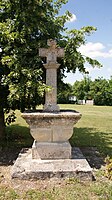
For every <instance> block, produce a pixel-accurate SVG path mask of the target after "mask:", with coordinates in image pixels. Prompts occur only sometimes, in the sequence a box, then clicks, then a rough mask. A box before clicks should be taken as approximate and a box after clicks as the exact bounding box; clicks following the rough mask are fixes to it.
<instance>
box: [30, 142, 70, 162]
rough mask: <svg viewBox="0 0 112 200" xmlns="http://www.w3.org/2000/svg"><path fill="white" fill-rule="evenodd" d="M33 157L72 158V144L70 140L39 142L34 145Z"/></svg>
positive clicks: (43, 158)
mask: <svg viewBox="0 0 112 200" xmlns="http://www.w3.org/2000/svg"><path fill="white" fill-rule="evenodd" d="M32 158H33V159H42V160H47V159H49V160H53V159H63V158H64V159H70V158H71V146H70V144H69V142H60V143H58V142H37V141H34V143H33V146H32Z"/></svg>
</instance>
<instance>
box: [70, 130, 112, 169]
mask: <svg viewBox="0 0 112 200" xmlns="http://www.w3.org/2000/svg"><path fill="white" fill-rule="evenodd" d="M70 143H71V145H72V146H73V147H74V146H75V147H80V149H81V150H82V152H83V154H84V156H85V157H86V158H87V160H88V162H89V163H90V165H91V167H95V168H100V167H101V165H102V164H104V159H105V157H107V155H108V156H110V157H111V156H112V133H105V132H98V130H96V129H94V128H85V127H84V128H76V127H75V128H74V131H73V135H72V137H71V138H70Z"/></svg>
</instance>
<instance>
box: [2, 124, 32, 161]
mask: <svg viewBox="0 0 112 200" xmlns="http://www.w3.org/2000/svg"><path fill="white" fill-rule="evenodd" d="M32 143H33V138H32V136H31V134H30V130H29V128H28V127H24V126H19V125H18V124H16V125H11V126H8V127H6V139H5V140H4V141H2V142H1V145H0V165H12V164H13V163H14V161H15V160H16V158H17V157H18V154H19V153H20V151H21V149H22V148H30V147H31V146H32Z"/></svg>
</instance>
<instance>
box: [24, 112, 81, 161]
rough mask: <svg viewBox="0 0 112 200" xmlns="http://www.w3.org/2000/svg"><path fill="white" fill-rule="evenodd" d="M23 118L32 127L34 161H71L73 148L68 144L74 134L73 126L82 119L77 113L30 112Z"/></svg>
mask: <svg viewBox="0 0 112 200" xmlns="http://www.w3.org/2000/svg"><path fill="white" fill-rule="evenodd" d="M22 117H23V118H24V119H25V120H26V122H27V123H28V124H29V125H30V133H31V135H32V137H33V138H34V139H35V141H34V144H33V146H32V158H33V159H45V160H47V159H69V158H71V146H70V144H69V142H68V140H69V139H70V137H71V136H72V134H73V126H74V124H76V123H77V121H78V120H79V119H80V118H81V114H80V113H78V112H76V111H73V110H71V111H67V110H66V111H60V112H56V113H54V112H53V113H52V112H50V113H49V112H43V111H42V110H40V111H38V112H31V113H30V112H28V113H23V114H22Z"/></svg>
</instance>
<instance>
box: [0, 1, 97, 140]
mask: <svg viewBox="0 0 112 200" xmlns="http://www.w3.org/2000/svg"><path fill="white" fill-rule="evenodd" d="M66 2H67V0H61V1H60V0H56V1H54V0H44V1H42V0H25V1H23V0H1V2H0V22H1V23H0V38H1V40H0V49H1V66H0V70H1V77H0V90H1V91H0V93H1V96H2V97H3V100H1V101H3V102H4V103H2V104H1V108H0V116H1V119H2V121H3V123H2V126H3V124H4V115H3V114H4V112H5V111H7V112H9V111H10V109H13V110H15V109H19V110H21V111H22V112H23V111H24V110H25V109H35V108H36V105H39V104H40V103H41V102H42V101H43V98H42V96H43V94H44V90H45V89H46V85H45V71H44V68H43V62H42V60H41V59H40V57H39V55H38V49H39V48H40V47H45V46H46V47H47V45H46V44H47V42H46V41H47V39H50V38H52V39H56V40H57V43H58V44H59V46H61V47H64V48H65V57H64V60H62V59H61V60H59V62H60V64H61V66H60V69H59V70H58V79H59V81H60V80H62V78H63V76H64V72H65V70H67V71H68V72H70V71H72V72H75V71H76V68H79V71H81V72H86V69H85V67H84V63H85V62H89V63H90V64H92V65H93V66H100V64H99V63H98V62H97V61H96V60H92V59H90V58H88V57H84V56H83V55H81V54H80V53H79V51H78V48H79V47H80V45H81V44H85V42H86V41H85V37H86V35H89V34H90V33H92V32H93V31H95V30H96V29H95V28H94V27H90V26H88V27H83V28H82V29H81V30H72V31H70V32H68V33H67V34H68V35H66V36H65V35H64V34H63V32H64V31H66V28H65V27H64V24H65V22H66V21H67V20H68V19H69V18H70V16H71V14H70V13H69V12H68V11H67V12H66V13H65V14H64V15H63V16H59V15H58V14H59V11H60V9H61V7H62V5H63V4H65V3H66ZM4 87H5V90H6V93H5V92H4ZM4 93H5V94H6V95H3V94H4ZM1 130H2V131H1V132H0V137H2V136H3V135H4V132H3V130H4V128H3V129H1Z"/></svg>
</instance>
